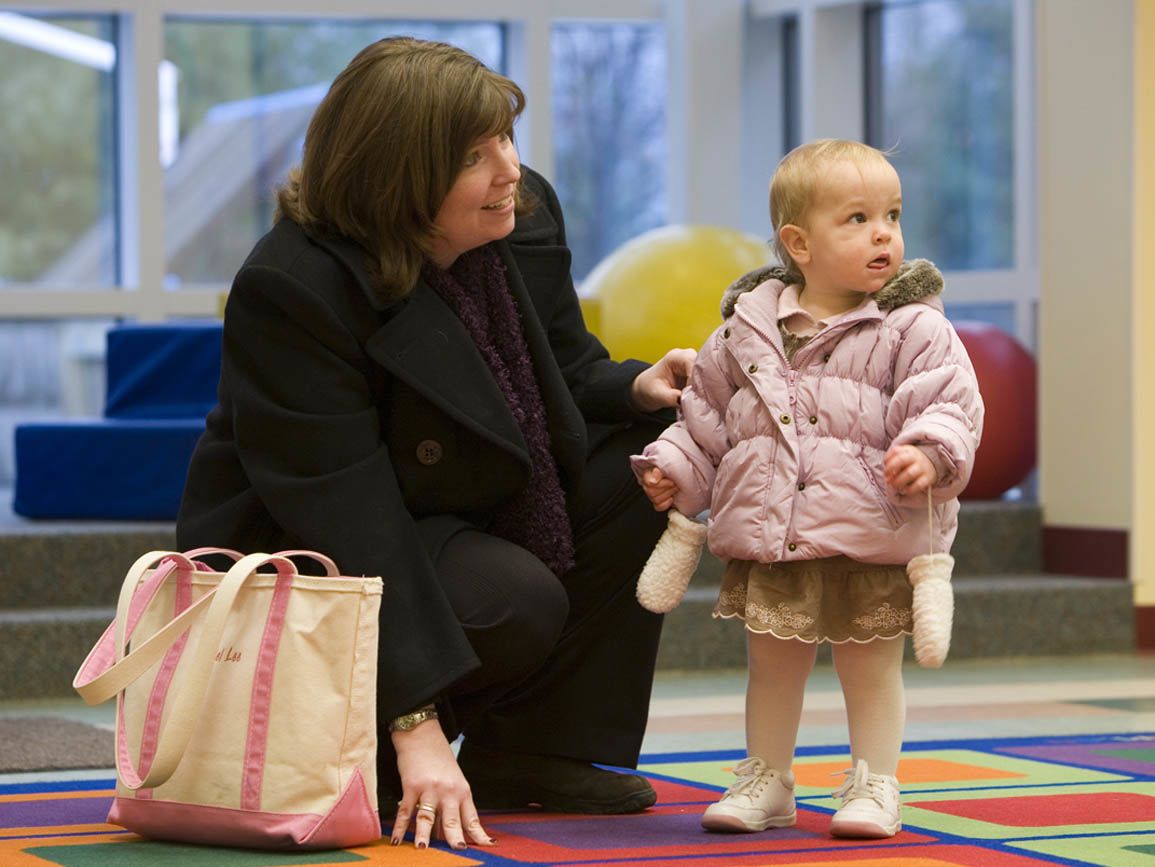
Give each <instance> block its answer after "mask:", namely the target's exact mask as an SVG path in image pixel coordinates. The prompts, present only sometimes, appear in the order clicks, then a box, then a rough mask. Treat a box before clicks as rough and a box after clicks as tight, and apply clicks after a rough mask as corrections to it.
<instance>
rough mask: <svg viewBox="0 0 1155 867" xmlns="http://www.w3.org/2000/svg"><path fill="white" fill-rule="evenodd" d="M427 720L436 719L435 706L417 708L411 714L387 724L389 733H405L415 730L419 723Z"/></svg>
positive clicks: (428, 705)
mask: <svg viewBox="0 0 1155 867" xmlns="http://www.w3.org/2000/svg"><path fill="white" fill-rule="evenodd" d="M427 719H437V706H436V705H432V704H427V705H425V706H424V707H419V708H417V710H415V711H413V712H412V713H406V714H402V715H401V716H399V717H395V718H394V719H393V720H392V721H391V722H390V723H389V731H391V732H407V731H412V730H413V729H415V728H417V726H419V725H420V724H421V723H423V722H425V721H426V720H427Z"/></svg>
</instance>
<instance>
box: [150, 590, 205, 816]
mask: <svg viewBox="0 0 1155 867" xmlns="http://www.w3.org/2000/svg"><path fill="white" fill-rule="evenodd" d="M190 605H192V576H191V573H189V572H188V571H187V570H185V571H177V573H176V601H175V603H174V605H173V612H172V615H173V617H176V616H177V615H178V614H180V613H181V612H182V611H184V610H185V609H186V608H188V607H189V606H190ZM188 636H189V634H188V633H187V632H186V633H185V634H184V635H182V636H181V637H180V638H178V639H177V641H176V643H175V644H174V645H173V646H172V647H170V648H169V649H168V653H166V654H165V656H164V661H163V662H162V663H161V666H160V671H159V672H157V676H156V680H154V681H153V683H152V691H151V693H150V694H149V697H148V713H147V715H146V716H145V720H144V729H143V731H142V732H141V735H140V756H139V758H138V759H137V764H138V766H139V767H140V774H141V776H148V771H149V768H151V767H152V760H153V758H154V757H155V756H156V744H157V737H158V735H159V733H160V721H161V716H162V715H163V714H164V703H165V700H166V698H167V696H168V688H169V686H170V685H171V684H172V679H173V675H175V674H176V667H177V665H178V664H179V663H180V656H181V654H182V653H183V652H184V649H185V645H187V644H188ZM136 796H137V797H138V798H151V797H152V789H140V790H139V791H138V792H137V795H136Z"/></svg>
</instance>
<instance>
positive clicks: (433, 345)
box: [316, 222, 586, 481]
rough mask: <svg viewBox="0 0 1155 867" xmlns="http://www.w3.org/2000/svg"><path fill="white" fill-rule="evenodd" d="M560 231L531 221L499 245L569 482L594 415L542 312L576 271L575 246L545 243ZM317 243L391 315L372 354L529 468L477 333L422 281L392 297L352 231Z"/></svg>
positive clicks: (371, 345)
mask: <svg viewBox="0 0 1155 867" xmlns="http://www.w3.org/2000/svg"><path fill="white" fill-rule="evenodd" d="M551 231H552V230H551V229H550V227H548V226H542V227H538V226H536V224H535V223H533V222H530V224H529V225H528V226H525V227H519V230H517V231H515V232H514V234H512V235H511V236H510V237H509V238H508V239H507V240H503V241H498V242H496V244H495V246H496V249H497V251H498V253H499V254H500V255H501V258H502V261H503V262H504V263H505V265H506V269H507V272H508V283H509V290H510V293H511V294H512V295H513V299H514V303H515V304H516V306H517V308H518V311H519V312H520V313H521V323H522V330H523V332H524V334H525V340H526V344H527V345H528V348H529V354H530V358H531V360H532V362H533V366H534V372H535V374H536V375H537V381H538V385H539V387H540V389H541V394H542V400H543V401H544V403H545V408H546V417H547V420H548V425H549V432H550V438H551V444H552V446H553V450H554V453H555V456H556V457H557V460H558V464H559V466H560V468H561V469H562V474H563V481H564V480H565V478H566V477H568V478H571V479H572V478H574V477H575V476H576V475H577V474H579V473H580V467H581V466H582V465H584V462H585V451H586V440H585V421H584V419H583V418H582V416H581V413H580V412H579V411H578V409H577V407H576V406H575V405H574V402H573V399H572V397H571V396H570V393H569V388H568V386H567V385H566V382H565V380H564V378H563V377H562V374H561V370H560V369H559V368H558V366H557V363H556V361H554V356H553V350H552V348H551V347H550V343H549V336H548V334H547V333H546V331H545V329H544V327H543V326H542V323H541V318H540V316H541V313H540V311H544V310H548V306H549V305H550V304H551V303H552V301H553V299H554V298H556V297H558V296H559V294H560V293H561V291H563V290H564V288H565V287H564V286H562V285H561V284H562V283H564V282H565V281H566V280H568V275H569V266H570V254H569V250H568V248H566V247H563V246H550V245H542V244H541V243H540V241H541V240H542V238H546V237H547V236H548V235H549V233H550V232H551ZM538 235H541V236H542V238H539V237H538ZM316 243H318V244H319V245H320V246H322V247H324V248H325V249H326V250H328V251H329V252H330V253H331V254H332V255H334V256H335V257H337V259H339V260H340V261H341V262H342V263H344V265H345V267H346V269H347V270H348V271H349V273H350V274H351V275H352V276H353V279H354V281H355V282H356V284H357V286H358V288H359V289H360V290H361V291H362V292H363V293H364V295H365V297H366V298H367V300H368V301H369V304H370V305H371V306H372V307H373V309H374V310H375V311H377V313H378V314H379V316H380V318H381V324H380V325H379V327H378V328H377V329H376V331H374V332H373V333H372V334H371V335H370V337H369V338H368V340H367V341H366V344H365V348H366V351H367V352H368V353H369V355H370V357H372V358H373V359H374V360H375V361H376V362H377V363H378V364H380V365H381V366H382V367H384V368H386V369H387V370H389V371H391V372H392V373H393V374H394V375H395V376H397V377H398V378H399V379H402V380H403V381H405V382H406V383H407V384H408V385H410V386H411V387H412V388H414V389H415V390H417V391H418V392H419V393H420V394H422V395H424V396H426V397H427V398H428V399H429V400H430V401H431V402H432V403H434V405H436V406H437V407H438V408H439V409H441V410H442V411H443V412H445V413H446V414H447V415H449V416H450V417H451V418H453V419H455V420H456V421H458V422H459V423H460V424H462V425H463V426H465V427H466V428H469V429H472V430H475V431H477V432H478V433H479V434H480V435H482V436H483V437H484V438H486V439H487V440H489V441H491V442H493V443H494V444H496V445H498V446H500V447H502V448H504V449H506V450H509V451H511V452H513V453H515V454H516V455H517V456H518V457H519V459H521V460H522V461H523V462H524V463H525V464H526V466H527V467H528V466H529V452H528V448H527V446H526V444H525V439H524V437H522V435H521V430H520V428H519V427H518V425H517V421H516V419H515V418H514V417H513V413H512V412H511V411H510V409H509V405H508V404H507V403H506V400H505V396H504V395H503V394H502V393H501V389H500V387H499V386H498V384H497V382H496V380H494V378H493V375H492V373H491V372H490V370H489V366H488V365H487V364H486V362H485V359H484V358H483V357H482V355H481V353H480V352H479V351H478V349H477V347H476V346H475V345H474V342H473V339H472V338H471V337H470V335H469V332H468V331H467V330H466V329H465V326H464V325H463V324H462V323H461V320H460V319H458V318H457V316H456V314H454V312H453V311H452V310H451V309H450V308H449V306H448V305H447V304H446V303H445V302H444V301H443V300H442V299H441V297H440V296H439V295H438V294H437V293H436V292H435V291H434V290H433V289H432V288H431V287H429V286H428V285H426V284H425V282H424V281H419V282H418V284H417V286H415V287H414V289H413V290H412V291H411V292H409V293H408V294H406V295H405V296H404V297H402V298H400V299H392V300H386V299H384V298H383V297H382V295H381V293H380V291H379V290H378V289H377V287H376V286H375V284H374V281H373V279H372V277H371V275H370V270H369V254H368V253H367V252H366V251H365V249H364V248H363V247H361V246H360V245H359V244H357V243H355V242H354V241H351V240H349V239H347V238H321V239H317V240H316Z"/></svg>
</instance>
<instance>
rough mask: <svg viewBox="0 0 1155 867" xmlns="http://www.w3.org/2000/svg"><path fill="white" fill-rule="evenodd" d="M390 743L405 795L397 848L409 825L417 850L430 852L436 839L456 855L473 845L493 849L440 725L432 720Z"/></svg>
mask: <svg viewBox="0 0 1155 867" xmlns="http://www.w3.org/2000/svg"><path fill="white" fill-rule="evenodd" d="M391 737H392V738H393V748H394V749H395V750H396V751H397V770H398V771H399V772H400V774H401V790H402V793H401V801H400V803H398V805H397V819H396V821H395V822H394V823H393V835H392V838H391V842H392V843H393V845H394V846H399V845H401V841H402V840H403V839H405V832H406V831H407V830H408V829H409V825H410V822H412V824H413V843H414V845H415V846H416V847H417V848H418V849H424V848H426V847H427V846H428V845H429V841H430V840H431V839H432V838H433V837H434V836H435V835H439V836H441V837H442V838H443V839H444V840H445V842H446V843H448V844H449V845H450V846H452V847H453V848H454V849H464V848H466V847H467V846H468V845H469V843H470V842H472V843H474V844H478V845H487V846H488V845H491V844H492V843H493V842H494V841H493V839H492V838H491V837H490V836H489V834H487V833H486V832H485V829H484V828H483V827H481V819H479V818H478V816H477V808H476V807H475V806H474V805H473V795H472V793H471V792H470V791H469V783H468V782H467V781H466V779H465V775H464V774H462V773H461V768H459V767H458V765H457V759H456V758H454V755H453V751H452V750H450V748H449V741H447V740H446V739H445V734H444V733H443V732H442V731H441V726H439V725H438V724H437V721H436V720H427V721H426V722H423V723H421V724H420V725H418V726H417V727H416V728H414V729H411V730H410V731H407V732H406V731H396V732H393V733H392V735H391ZM467 838H468V839H467Z"/></svg>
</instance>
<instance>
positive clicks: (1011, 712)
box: [0, 654, 1155, 784]
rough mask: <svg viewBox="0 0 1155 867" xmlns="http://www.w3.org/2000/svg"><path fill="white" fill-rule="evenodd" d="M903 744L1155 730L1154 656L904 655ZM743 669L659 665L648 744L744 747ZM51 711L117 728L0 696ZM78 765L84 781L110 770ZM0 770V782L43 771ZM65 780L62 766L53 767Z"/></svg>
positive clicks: (65, 707)
mask: <svg viewBox="0 0 1155 867" xmlns="http://www.w3.org/2000/svg"><path fill="white" fill-rule="evenodd" d="M905 679H906V685H907V702H908V708H909V710H908V721H907V732H906V740H907V742H908V743H909V742H915V741H933V740H939V739H947V738H985V737H1030V736H1042V735H1066V734H1125V733H1142V732H1146V733H1151V732H1155V654H1149V655H1110V656H1087V657H1066V656H1065V657H1050V658H1025V657H1019V658H1014V659H982V660H959V661H951V660H948V661H947V664H946V665H945V666H944V667H943V668H942V669H939V670H934V671H931V670H926V669H921V668H919V667H918V666H917V665H916V664H914V663H913V662H912V663H908V665H907V667H906V671H905ZM744 688H745V675H744V673H743V672H741V671H725V672H709V673H671V672H666V673H661V674H659V676H658V678H657V681H656V682H655V685H654V697H653V702H652V705H651V712H650V725H649V728H648V730H647V732H646V738H645V741H644V744H643V752H645V753H647V754H654V753H671V752H682V751H691V750H713V749H741V748H742V746H743V743H744V735H743V727H742V707H743V690H744ZM43 714H51V715H58V716H62V717H67V718H70V719H78V720H85V721H88V722H92V723H94V724H97V725H101V726H108V727H110V728H111V726H112V721H113V705H112V703H111V702H110V703H107V704H105V705H102V706H99V707H95V708H90V707H87V706H86V705H84V704H83V703H82V702H81V701H80V700H79V699H76V700H64V701H36V702H30V701H24V702H7V703H0V716H13V715H20V716H32V715H43ZM846 737H847V736H846V719H845V715H844V713H843V711H842V697H841V693H840V692H839V689H838V681H837V678H836V677H835V675H834V672H833V669H832V668H831V667H830V666H829V665H819V666H818V667H816V668H815V670H814V673H813V675H812V676H811V679H810V684H809V689H808V691H807V695H806V703H805V708H804V711H803V718H802V726H801V731H800V733H799V745H800V746H810V745H814V746H829V745H837V744H843V743H845V742H846ZM109 775H110V774H109V772H107V771H78V772H75V773H74V774H73V775H72V776H73V777H74V778H78V779H84V778H107V777H108V776H109ZM43 776H45V775H41V774H7V775H0V784H3V783H12V782H24V781H30V780H35V779H39V778H42V777H43ZM51 776H52V777H54V778H59V777H60V776H61V774H60V773H59V772H56V773H54V774H52V775H51Z"/></svg>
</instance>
